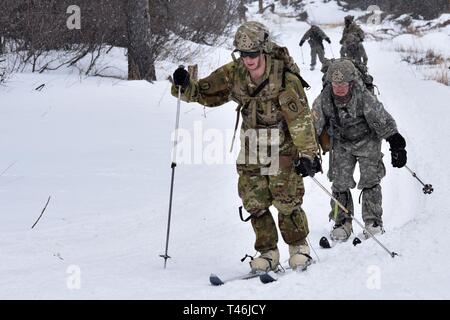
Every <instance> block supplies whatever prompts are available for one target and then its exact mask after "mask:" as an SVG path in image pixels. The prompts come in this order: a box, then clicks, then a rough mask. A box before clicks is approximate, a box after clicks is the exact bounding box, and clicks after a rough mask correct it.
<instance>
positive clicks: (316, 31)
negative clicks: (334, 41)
mask: <svg viewBox="0 0 450 320" xmlns="http://www.w3.org/2000/svg"><path fill="white" fill-rule="evenodd" d="M308 39H309V40H308ZM306 40H308V43H309V45H310V47H311V70H314V68H315V66H316V56H319V60H320V63H323V61H324V58H325V51H324V48H323V44H322V41H323V40H325V41H327V42H328V43H331V40H330V38H329V37H328V36H327V35H326V34H325V32H323V30H322V29H320V28H319V27H318V26H316V25H312V26H311V28H310V29H309V30H308V31H306V33H305V34H304V35H303V37H302V39H301V40H300V43H299V45H300V47H301V46H303V43H305V41H306Z"/></svg>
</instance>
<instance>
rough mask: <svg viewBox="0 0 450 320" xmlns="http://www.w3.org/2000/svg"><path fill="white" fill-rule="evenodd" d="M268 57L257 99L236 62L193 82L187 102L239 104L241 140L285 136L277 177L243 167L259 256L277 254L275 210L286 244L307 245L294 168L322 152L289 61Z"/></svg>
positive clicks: (242, 187)
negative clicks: (255, 132) (263, 132)
mask: <svg viewBox="0 0 450 320" xmlns="http://www.w3.org/2000/svg"><path fill="white" fill-rule="evenodd" d="M249 23H250V22H249ZM245 37H246V35H243V36H242V38H243V39H242V38H239V35H238V36H237V39H238V40H240V41H241V44H242V43H244V44H245V43H246V41H247V40H248V42H249V43H250V44H249V48H248V49H251V41H250V39H246V38H245ZM244 47H245V46H244ZM286 50H287V49H286ZM264 56H265V58H266V72H265V74H264V75H263V77H262V79H261V83H262V82H264V81H265V80H266V79H268V84H267V85H265V86H264V87H263V89H262V90H261V91H260V92H259V93H258V94H257V95H256V96H255V97H252V95H253V93H254V92H255V89H256V88H257V87H258V85H259V84H260V83H258V84H256V83H253V82H252V80H251V79H250V74H249V72H248V71H247V70H246V68H245V66H244V64H243V62H242V60H241V59H234V61H232V62H230V63H228V64H226V65H224V66H222V67H220V68H218V69H217V70H216V71H214V72H213V73H212V74H211V75H209V76H208V77H206V78H204V79H201V80H199V81H193V80H190V83H189V86H188V87H187V88H186V89H185V90H184V92H183V93H182V96H181V97H182V100H184V101H186V102H197V103H200V104H202V105H204V106H208V107H216V106H220V105H222V104H224V103H226V102H229V101H235V102H236V103H237V104H238V109H237V111H238V112H240V114H241V116H242V126H241V137H245V134H246V132H247V130H248V129H273V128H275V129H279V130H280V137H279V140H280V145H279V153H280V156H279V170H278V172H277V174H275V175H263V174H262V173H261V168H263V167H267V164H266V165H262V164H259V163H256V164H255V163H253V164H252V163H248V162H247V161H245V162H244V163H238V164H237V172H238V174H239V181H238V193H239V196H240V197H241V199H242V202H243V206H244V208H245V209H246V210H247V212H249V213H250V214H251V217H252V219H251V223H252V226H253V229H254V231H255V234H256V242H255V249H256V250H257V251H259V252H266V251H268V250H273V249H276V248H277V242H278V234H277V229H276V225H275V221H274V220H273V217H272V215H271V213H270V211H269V207H270V205H274V206H275V207H276V208H277V209H278V211H279V214H278V223H279V227H280V231H281V235H282V237H283V239H284V241H285V242H286V243H288V244H290V245H299V244H302V243H305V238H306V236H307V235H308V232H309V230H308V221H307V217H306V214H305V212H304V211H303V210H302V208H301V204H302V197H303V194H304V186H303V180H302V177H301V176H299V175H297V174H296V172H295V170H294V167H293V162H294V160H295V159H296V158H297V157H298V155H299V153H301V154H302V155H307V156H310V157H314V156H315V155H316V154H317V152H318V144H317V142H316V139H315V131H314V127H313V124H312V119H311V113H310V109H309V106H308V101H307V99H306V95H305V92H304V90H303V87H302V85H301V82H300V80H299V78H298V77H297V76H295V75H294V74H292V73H291V72H286V70H285V69H286V66H285V62H284V61H283V60H278V59H275V58H273V57H272V56H271V55H270V54H265V55H264ZM283 84H284V85H283ZM172 95H174V96H177V88H176V87H175V86H172ZM241 141H243V142H241V154H242V153H244V154H249V153H252V152H255V150H248V149H249V148H250V147H249V144H247V143H245V140H243V139H241Z"/></svg>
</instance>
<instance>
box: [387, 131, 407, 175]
mask: <svg viewBox="0 0 450 320" xmlns="http://www.w3.org/2000/svg"><path fill="white" fill-rule="evenodd" d="M386 141H387V142H389V145H390V147H391V148H390V149H389V150H390V151H391V163H392V166H393V167H394V168H402V167H404V166H405V164H406V161H407V157H406V150H405V148H406V141H405V138H403V137H402V135H401V134H400V133H395V134H393V135H392V136H390V137H388V138H387V139H386Z"/></svg>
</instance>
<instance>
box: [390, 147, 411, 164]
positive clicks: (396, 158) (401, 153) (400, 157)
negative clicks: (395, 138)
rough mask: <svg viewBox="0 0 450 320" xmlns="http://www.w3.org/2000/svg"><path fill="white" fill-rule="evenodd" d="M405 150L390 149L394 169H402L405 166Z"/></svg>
mask: <svg viewBox="0 0 450 320" xmlns="http://www.w3.org/2000/svg"><path fill="white" fill-rule="evenodd" d="M406 160H407V159H406V150H405V149H398V150H392V149H391V163H392V166H393V167H394V168H402V167H404V166H405V164H406Z"/></svg>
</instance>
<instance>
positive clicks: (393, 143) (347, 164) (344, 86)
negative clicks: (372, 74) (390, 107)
mask: <svg viewBox="0 0 450 320" xmlns="http://www.w3.org/2000/svg"><path fill="white" fill-rule="evenodd" d="M326 80H327V84H326V85H325V87H324V89H323V90H322V93H321V94H320V95H319V96H318V97H317V99H316V100H315V101H314V103H313V108H312V114H313V119H314V126H315V128H316V132H317V135H318V136H319V139H320V141H321V145H322V148H323V149H324V151H328V150H329V151H330V168H329V171H328V178H329V179H330V181H332V182H333V184H332V190H333V195H334V197H336V198H337V199H338V200H339V201H340V202H341V203H342V204H343V205H344V206H345V207H346V208H347V209H348V210H349V211H350V212H351V213H352V214H353V200H352V196H351V192H350V189H353V188H354V187H355V186H356V182H355V180H354V179H353V173H354V170H355V165H356V163H357V162H358V163H359V167H360V173H361V176H360V180H359V183H358V189H360V190H362V217H363V220H364V223H365V227H366V229H367V230H368V231H370V232H371V233H372V234H375V233H379V232H384V230H383V220H382V212H383V210H382V205H381V204H382V202H381V186H380V181H381V179H382V178H383V177H384V176H385V167H384V164H383V161H382V157H383V154H382V152H381V142H382V139H386V140H387V141H388V142H389V144H390V151H391V163H392V165H393V166H394V167H397V168H401V167H403V166H404V165H405V164H406V150H405V147H406V142H405V139H404V138H403V137H402V136H401V135H400V133H398V130H397V126H396V123H395V121H394V119H393V118H392V116H391V115H390V114H389V113H388V112H387V111H386V110H385V109H384V107H383V105H382V104H381V103H380V102H379V101H378V100H377V98H376V97H375V96H374V95H373V94H371V93H370V92H369V91H368V90H367V88H366V87H365V85H364V84H363V82H362V81H361V79H360V78H359V76H358V74H357V70H356V68H355V66H354V65H353V63H352V62H351V61H350V60H347V59H338V60H336V61H332V63H331V64H330V66H329V67H328V70H327V73H326ZM327 138H329V139H327ZM323 141H329V142H330V144H329V145H325V144H323V143H322V142H323ZM331 207H332V210H331V213H330V219H333V220H334V221H335V225H334V227H333V230H332V231H331V234H330V235H331V238H332V239H333V240H346V239H348V237H349V236H350V234H351V232H352V220H351V218H350V217H349V216H347V215H346V214H345V212H343V211H342V210H341V209H340V208H339V207H338V206H337V205H336V204H335V203H334V201H331Z"/></svg>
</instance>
